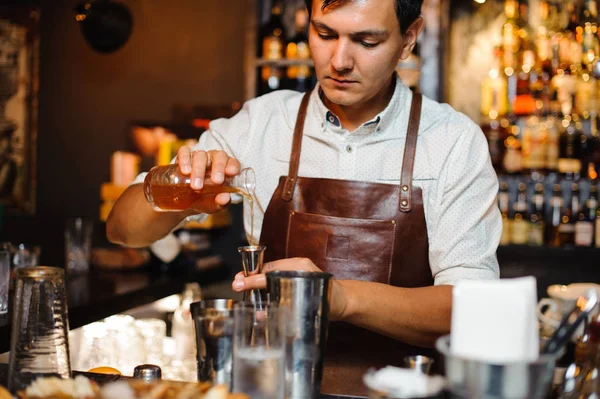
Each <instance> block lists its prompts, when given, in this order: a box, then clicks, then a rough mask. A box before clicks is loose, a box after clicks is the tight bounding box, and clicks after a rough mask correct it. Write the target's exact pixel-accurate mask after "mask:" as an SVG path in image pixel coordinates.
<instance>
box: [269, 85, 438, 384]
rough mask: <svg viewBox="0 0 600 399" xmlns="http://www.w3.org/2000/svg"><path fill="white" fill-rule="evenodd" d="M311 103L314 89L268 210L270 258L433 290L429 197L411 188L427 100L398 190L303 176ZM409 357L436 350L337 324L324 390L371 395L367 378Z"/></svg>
mask: <svg viewBox="0 0 600 399" xmlns="http://www.w3.org/2000/svg"><path fill="white" fill-rule="evenodd" d="M309 98H310V92H309V93H306V94H305V95H304V98H303V99H302V103H301V105H300V111H299V112H298V119H297V121H296V127H295V130H294V139H293V144H292V155H291V161H290V168H289V174H288V176H282V177H281V178H280V180H279V186H278V187H277V189H276V190H275V193H274V194H273V197H272V198H271V201H270V202H269V206H268V207H267V211H266V212H265V217H264V222H263V227H262V232H261V237H260V243H261V245H265V246H266V247H267V250H266V251H265V261H273V260H277V259H283V258H292V257H305V258H309V259H311V260H312V261H313V262H314V264H315V265H317V266H318V267H319V268H321V269H323V270H324V271H327V272H329V273H331V274H333V275H334V276H335V278H336V279H338V280H363V281H373V282H378V283H384V284H391V285H394V286H398V287H423V286H430V285H433V279H432V276H431V269H430V268H429V254H428V241H427V226H426V222H425V214H424V211H423V198H422V193H421V189H420V188H418V187H413V186H412V174H413V165H414V158H415V152H416V144H417V134H418V130H419V120H420V116H421V102H422V97H421V95H420V94H413V98H412V106H411V111H410V119H409V124H408V133H407V136H406V144H405V147H404V158H403V163H402V171H401V174H400V184H399V185H390V184H380V183H370V182H361V181H349V180H335V179H320V178H307V177H298V168H299V161H300V150H301V145H302V134H303V130H304V120H305V118H306V110H307V107H308V101H309ZM399 151H400V149H399ZM410 354H428V355H431V350H429V349H424V348H417V347H414V346H410V345H407V344H405V343H403V342H400V341H397V340H394V339H392V338H389V337H386V336H383V335H380V334H376V333H374V332H371V331H368V330H365V329H362V328H359V327H356V326H353V325H350V324H347V323H342V322H337V323H330V327H329V336H328V340H327V350H326V359H325V366H324V372H323V383H322V388H321V391H322V392H324V393H336V394H346V395H358V394H361V395H365V394H366V390H365V388H364V384H363V382H362V376H363V374H364V373H365V372H366V370H367V369H368V368H370V367H377V368H379V367H383V366H386V365H397V366H400V365H402V358H403V357H404V356H406V355H410Z"/></svg>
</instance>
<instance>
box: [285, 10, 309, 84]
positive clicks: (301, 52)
mask: <svg viewBox="0 0 600 399" xmlns="http://www.w3.org/2000/svg"><path fill="white" fill-rule="evenodd" d="M295 21H296V34H295V35H294V37H292V39H291V40H290V42H289V43H288V45H287V47H286V58H287V59H288V60H290V61H296V62H297V64H293V65H290V66H289V67H288V68H287V80H288V81H287V87H288V88H289V89H291V90H296V91H299V92H305V91H308V90H309V89H310V88H311V87H312V75H313V73H312V69H311V66H310V65H309V61H310V50H309V48H308V12H307V10H306V8H304V7H302V8H299V9H298V10H296V18H295Z"/></svg>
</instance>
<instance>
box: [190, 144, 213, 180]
mask: <svg viewBox="0 0 600 399" xmlns="http://www.w3.org/2000/svg"><path fill="white" fill-rule="evenodd" d="M208 162H209V158H208V154H207V153H206V151H194V152H193V153H192V175H191V180H192V188H193V189H194V190H200V189H202V187H203V186H204V175H205V174H206V168H207V164H208Z"/></svg>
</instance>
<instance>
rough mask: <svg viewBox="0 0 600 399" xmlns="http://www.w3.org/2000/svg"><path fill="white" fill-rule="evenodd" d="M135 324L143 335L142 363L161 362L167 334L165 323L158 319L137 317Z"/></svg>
mask: <svg viewBox="0 0 600 399" xmlns="http://www.w3.org/2000/svg"><path fill="white" fill-rule="evenodd" d="M135 325H136V327H137V329H138V331H139V332H140V334H141V335H142V337H144V343H145V345H144V347H145V349H146V359H145V360H144V363H149V364H156V365H162V364H163V343H164V339H165V337H166V336H167V323H165V321H164V320H160V319H151V318H148V319H137V320H136V321H135Z"/></svg>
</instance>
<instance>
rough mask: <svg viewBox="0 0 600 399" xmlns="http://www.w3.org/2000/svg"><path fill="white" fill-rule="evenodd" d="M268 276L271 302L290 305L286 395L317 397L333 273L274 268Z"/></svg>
mask: <svg viewBox="0 0 600 399" xmlns="http://www.w3.org/2000/svg"><path fill="white" fill-rule="evenodd" d="M266 276H267V291H268V292H269V294H270V298H271V302H274V303H278V304H279V306H280V307H281V308H288V312H287V313H288V321H287V323H286V325H285V329H286V332H285V335H286V341H287V342H286V390H287V392H286V398H289V399H300V398H302V399H305V398H318V397H319V396H320V392H321V380H322V377H323V359H324V357H325V347H326V344H327V328H328V325H329V305H330V295H331V283H332V280H331V278H332V277H333V276H332V275H331V274H329V273H319V272H306V271H275V272H270V273H267V274H266Z"/></svg>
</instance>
